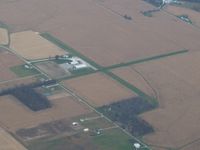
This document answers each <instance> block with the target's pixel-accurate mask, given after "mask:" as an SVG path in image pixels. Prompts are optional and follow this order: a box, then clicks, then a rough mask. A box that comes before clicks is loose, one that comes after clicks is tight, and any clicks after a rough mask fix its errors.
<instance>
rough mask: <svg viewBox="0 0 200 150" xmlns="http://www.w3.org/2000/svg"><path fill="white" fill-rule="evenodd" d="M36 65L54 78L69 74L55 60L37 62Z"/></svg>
mask: <svg viewBox="0 0 200 150" xmlns="http://www.w3.org/2000/svg"><path fill="white" fill-rule="evenodd" d="M37 67H38V68H40V69H41V70H42V71H43V72H45V73H46V74H48V75H49V76H50V77H52V78H54V79H58V78H62V77H65V76H69V75H70V73H69V72H66V71H65V70H64V69H63V68H61V67H60V66H59V65H58V64H56V63H55V62H43V63H38V64H37Z"/></svg>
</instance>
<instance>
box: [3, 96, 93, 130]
mask: <svg viewBox="0 0 200 150" xmlns="http://www.w3.org/2000/svg"><path fill="white" fill-rule="evenodd" d="M49 100H50V101H51V103H52V105H53V106H52V108H49V109H46V110H43V111H39V112H33V111H30V110H29V109H28V108H27V107H25V106H24V105H23V104H21V103H20V102H19V101H17V100H16V99H15V98H14V97H12V96H2V97H0V125H2V126H3V127H5V128H7V130H9V131H12V132H15V131H16V130H18V129H22V128H31V127H35V126H38V125H39V124H42V123H45V122H51V121H55V120H60V119H70V118H71V117H75V116H79V115H81V114H85V113H89V112H90V110H88V109H87V108H86V107H85V106H83V105H82V104H79V103H78V102H76V101H75V100H74V99H73V98H72V97H71V96H67V95H62V97H59V98H58V99H54V98H51V97H50V98H49ZM10 108H12V109H10ZM5 114H7V115H5Z"/></svg>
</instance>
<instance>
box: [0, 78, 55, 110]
mask: <svg viewBox="0 0 200 150" xmlns="http://www.w3.org/2000/svg"><path fill="white" fill-rule="evenodd" d="M55 83H56V81H55V80H47V81H43V82H36V83H32V84H29V85H19V86H16V87H12V88H9V89H4V90H2V91H0V96H5V95H12V96H14V97H16V98H17V100H19V101H20V102H21V103H23V104H24V105H25V106H27V107H28V108H29V109H31V110H32V111H39V110H43V109H47V108H50V107H51V103H50V101H49V100H48V99H47V98H46V97H45V96H44V95H42V94H41V93H39V92H37V91H36V90H35V88H37V87H41V86H48V85H51V84H55Z"/></svg>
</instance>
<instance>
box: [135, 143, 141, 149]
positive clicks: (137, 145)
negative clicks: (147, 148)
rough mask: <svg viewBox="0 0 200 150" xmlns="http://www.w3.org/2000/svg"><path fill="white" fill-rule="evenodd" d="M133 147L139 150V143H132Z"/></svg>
mask: <svg viewBox="0 0 200 150" xmlns="http://www.w3.org/2000/svg"><path fill="white" fill-rule="evenodd" d="M133 146H134V148H135V149H139V148H141V145H140V143H134V144H133Z"/></svg>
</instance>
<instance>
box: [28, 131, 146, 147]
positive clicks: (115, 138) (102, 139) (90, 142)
mask: <svg viewBox="0 0 200 150" xmlns="http://www.w3.org/2000/svg"><path fill="white" fill-rule="evenodd" d="M134 142H136V141H134V140H133V139H132V138H131V137H129V136H128V135H126V134H125V133H124V132H122V131H121V130H119V129H112V130H108V131H105V132H104V133H103V134H102V135H99V136H90V135H88V134H77V135H72V136H70V137H60V138H52V139H41V140H36V141H34V142H31V143H30V144H29V146H28V148H29V150H80V149H81V150H94V149H96V150H133V143H134ZM85 144H87V145H85ZM72 145H73V146H72ZM74 145H75V146H74ZM92 148H93V149H92ZM142 150H148V149H147V148H142Z"/></svg>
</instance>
